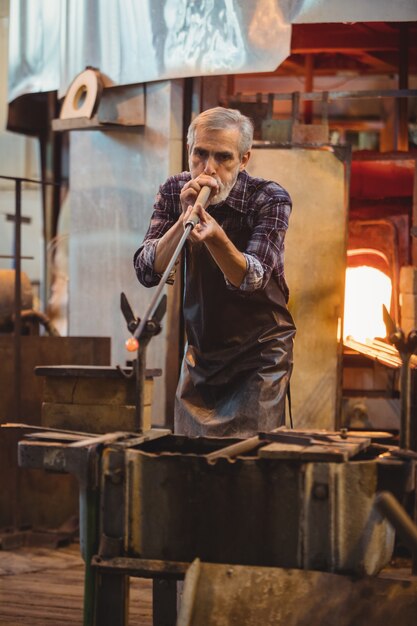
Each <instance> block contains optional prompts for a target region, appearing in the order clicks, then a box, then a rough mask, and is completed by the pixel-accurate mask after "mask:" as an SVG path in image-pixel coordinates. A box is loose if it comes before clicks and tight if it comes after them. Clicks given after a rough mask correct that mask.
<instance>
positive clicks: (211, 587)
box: [177, 561, 417, 626]
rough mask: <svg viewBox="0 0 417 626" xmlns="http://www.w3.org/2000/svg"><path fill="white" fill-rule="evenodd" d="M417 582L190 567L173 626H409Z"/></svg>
mask: <svg viewBox="0 0 417 626" xmlns="http://www.w3.org/2000/svg"><path fill="white" fill-rule="evenodd" d="M416 614H417V578H414V579H413V581H400V580H386V579H384V580H382V579H377V578H364V579H355V578H349V577H347V576H337V575H335V574H328V573H321V572H306V571H301V570H293V569H287V570H284V569H278V568H263V567H243V566H240V565H214V564H210V563H200V562H199V561H195V562H194V563H193V564H192V566H191V567H190V569H189V570H188V572H187V575H186V578H185V587H184V595H183V601H182V604H181V609H180V614H179V617H178V621H177V626H259V624H263V625H264V626H276V625H277V624H285V626H311V625H312V624H320V626H334V625H335V624H337V626H352V624H354V625H355V626H381V625H382V624H398V626H414V625H415V620H416Z"/></svg>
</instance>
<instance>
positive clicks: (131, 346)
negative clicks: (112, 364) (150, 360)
mask: <svg viewBox="0 0 417 626" xmlns="http://www.w3.org/2000/svg"><path fill="white" fill-rule="evenodd" d="M125 347H126V350H128V352H135V351H136V350H137V349H138V348H139V341H138V340H137V339H136V337H129V339H126V341H125Z"/></svg>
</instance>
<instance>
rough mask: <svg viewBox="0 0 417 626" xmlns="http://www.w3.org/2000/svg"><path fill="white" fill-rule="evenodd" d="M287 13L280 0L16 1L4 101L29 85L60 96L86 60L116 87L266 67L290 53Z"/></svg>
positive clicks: (34, 88)
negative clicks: (54, 92)
mask: <svg viewBox="0 0 417 626" xmlns="http://www.w3.org/2000/svg"><path fill="white" fill-rule="evenodd" d="M288 17H289V16H288V7H287V4H286V3H284V4H281V3H279V2H277V3H276V2H273V3H271V2H269V0H257V1H256V2H247V3H238V2H236V1H235V0H201V1H200V2H187V1H186V0H139V1H138V0H121V1H113V2H106V3H103V2H101V0H90V2H89V3H87V4H85V3H84V2H83V1H82V0H67V1H66V2H63V3H62V2H56V3H53V4H52V5H51V6H49V5H46V4H45V3H44V2H43V1H42V0H30V2H28V0H15V1H14V2H13V3H11V7H10V38H9V40H10V43H9V100H13V99H14V98H16V97H18V96H19V95H22V94H23V93H28V92H31V91H53V90H57V89H58V90H59V92H60V95H63V94H64V93H65V91H66V89H67V88H68V86H69V84H70V83H71V81H72V80H73V78H74V77H75V76H76V75H77V74H78V73H79V72H81V71H83V70H84V69H85V67H86V66H94V67H97V68H99V69H100V70H101V71H102V72H104V73H105V74H106V75H107V76H108V77H109V78H110V79H111V81H113V82H114V83H115V84H118V85H126V84H132V83H142V82H146V81H155V80H161V79H168V78H178V77H182V76H199V75H214V74H230V73H234V72H242V71H245V72H259V71H268V70H273V69H275V68H276V67H277V65H279V64H280V63H281V62H282V61H283V60H284V59H285V58H286V57H287V56H288V54H289V49H290V38H291V26H290V23H289V19H288ZM138 32H140V33H141V36H140V37H138V36H137V33H138ZM39 41H43V42H44V44H43V45H42V46H41V47H40V46H39V45H37V42H39Z"/></svg>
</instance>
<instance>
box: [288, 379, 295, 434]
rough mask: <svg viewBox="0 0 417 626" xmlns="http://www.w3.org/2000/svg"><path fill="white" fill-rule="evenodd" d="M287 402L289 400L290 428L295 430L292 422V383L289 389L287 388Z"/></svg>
mask: <svg viewBox="0 0 417 626" xmlns="http://www.w3.org/2000/svg"><path fill="white" fill-rule="evenodd" d="M287 400H288V415H289V418H290V428H294V424H293V421H292V412H291V386H290V383H288V387H287Z"/></svg>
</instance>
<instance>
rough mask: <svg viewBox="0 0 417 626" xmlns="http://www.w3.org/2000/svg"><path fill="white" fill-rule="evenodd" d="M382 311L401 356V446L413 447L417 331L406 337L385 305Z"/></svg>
mask: <svg viewBox="0 0 417 626" xmlns="http://www.w3.org/2000/svg"><path fill="white" fill-rule="evenodd" d="M382 313H383V318H384V323H385V327H386V329H387V339H388V341H389V342H390V343H392V344H393V345H394V346H395V347H396V348H397V350H398V352H399V355H400V358H401V367H400V394H401V424H400V448H404V449H406V450H409V449H410V448H411V418H412V416H411V388H412V381H411V369H410V359H411V356H412V355H413V354H415V353H416V351H417V331H416V330H412V331H411V332H410V333H408V336H407V337H406V336H405V334H404V331H403V330H402V329H401V328H400V327H399V326H397V324H396V323H395V322H394V320H393V319H392V317H391V315H390V314H389V312H388V310H387V308H386V307H385V305H382Z"/></svg>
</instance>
